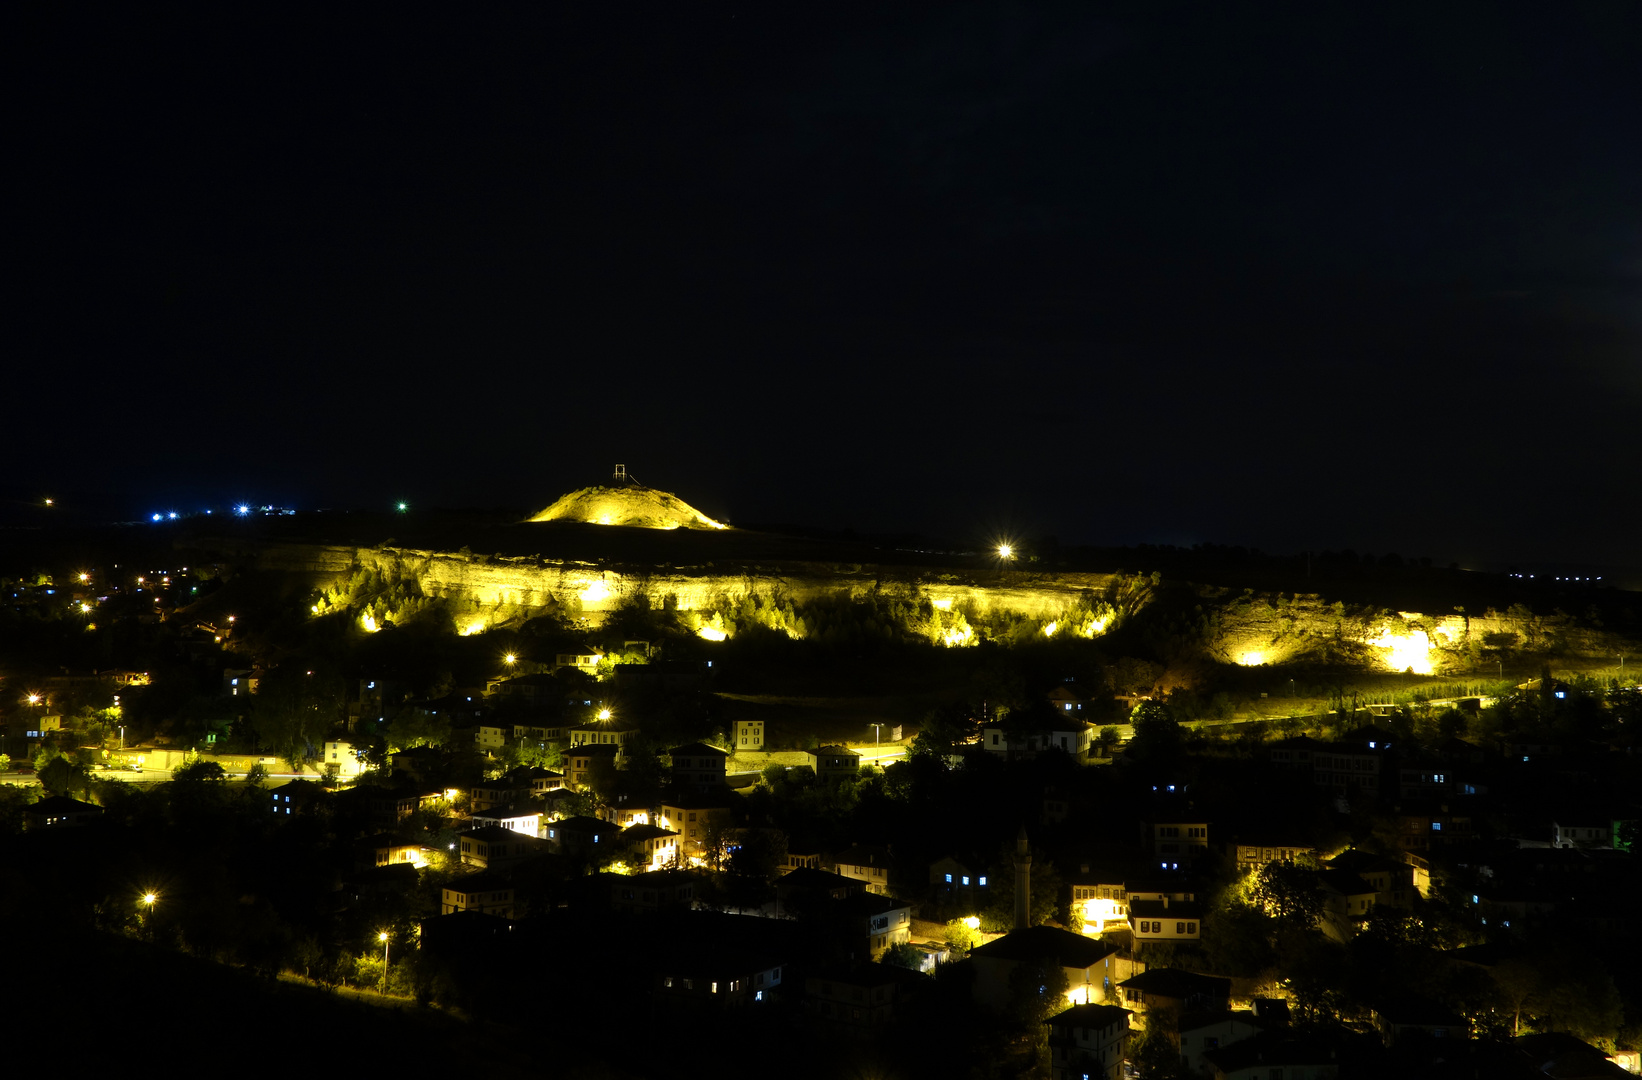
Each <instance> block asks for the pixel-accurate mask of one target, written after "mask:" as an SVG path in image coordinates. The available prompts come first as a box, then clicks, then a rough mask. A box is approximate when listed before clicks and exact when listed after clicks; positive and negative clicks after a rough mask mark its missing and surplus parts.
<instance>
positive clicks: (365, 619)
mask: <svg viewBox="0 0 1642 1080" xmlns="http://www.w3.org/2000/svg"><path fill="white" fill-rule="evenodd" d="M359 625H360V626H362V627H364V629H365V633H367V634H374V633H376V632H377V631H378V630H380V629H382V628H381V627H380V626H378V625H377V624H376V616H374V615H372V614H371V613H370V612H368V611H367V612H365V614H363V615H361V616H360V617H359Z"/></svg>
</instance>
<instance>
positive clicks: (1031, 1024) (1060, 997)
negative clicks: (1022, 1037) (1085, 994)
mask: <svg viewBox="0 0 1642 1080" xmlns="http://www.w3.org/2000/svg"><path fill="white" fill-rule="evenodd" d="M1066 986H1067V983H1066V969H1065V968H1063V967H1061V966H1060V963H1059V962H1058V961H1056V960H1054V959H1040V960H1035V961H1032V962H1030V963H1024V964H1019V965H1017V966H1016V967H1015V969H1014V970H1013V971H1011V972H1010V973H1009V996H1008V999H1007V1000H1008V1004H1007V1005H1006V1010H1007V1012H1008V1014H1009V1017H1010V1019H1012V1020H1014V1021H1015V1022H1016V1023H1017V1024H1019V1025H1020V1026H1021V1027H1022V1028H1023V1029H1025V1031H1026V1032H1027V1034H1029V1035H1031V1036H1034V1037H1035V1038H1036V1039H1037V1040H1039V1041H1041V1040H1043V1039H1046V1038H1048V1034H1049V1033H1048V1029H1047V1028H1045V1027H1044V1026H1043V1022H1044V1021H1045V1020H1047V1019H1049V1018H1050V1017H1051V1016H1053V1015H1054V1014H1055V1013H1058V1012H1060V1011H1061V1010H1062V1009H1064V1008H1065V1007H1066Z"/></svg>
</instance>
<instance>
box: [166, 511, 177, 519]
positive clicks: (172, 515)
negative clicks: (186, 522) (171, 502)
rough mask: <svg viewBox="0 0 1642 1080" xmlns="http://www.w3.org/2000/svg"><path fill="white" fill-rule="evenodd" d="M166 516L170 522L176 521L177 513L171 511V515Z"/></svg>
mask: <svg viewBox="0 0 1642 1080" xmlns="http://www.w3.org/2000/svg"><path fill="white" fill-rule="evenodd" d="M166 516H167V517H169V518H170V519H171V520H172V521H175V520H177V512H176V511H175V510H173V511H171V513H169V514H167V515H166Z"/></svg>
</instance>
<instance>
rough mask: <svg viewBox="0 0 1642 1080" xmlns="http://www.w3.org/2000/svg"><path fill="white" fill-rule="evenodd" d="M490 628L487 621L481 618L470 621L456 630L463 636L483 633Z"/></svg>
mask: <svg viewBox="0 0 1642 1080" xmlns="http://www.w3.org/2000/svg"><path fill="white" fill-rule="evenodd" d="M488 629H490V627H489V626H488V625H487V624H486V623H485V620H483V619H479V620H478V621H476V622H470V623H468V624H467V625H466V626H464V627H462V628H461V629H460V630H458V631H456V632H457V633H458V634H460V635H461V636H462V637H472V636H473V635H474V634H482V633H484V632H485V631H486V630H488Z"/></svg>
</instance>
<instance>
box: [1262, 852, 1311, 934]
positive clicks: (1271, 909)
mask: <svg viewBox="0 0 1642 1080" xmlns="http://www.w3.org/2000/svg"><path fill="white" fill-rule="evenodd" d="M1251 897H1252V899H1253V900H1254V902H1255V904H1256V905H1257V906H1259V907H1260V908H1261V909H1262V910H1263V911H1265V913H1266V914H1267V915H1270V916H1271V917H1272V918H1273V919H1276V920H1277V921H1278V922H1279V923H1282V924H1284V925H1286V926H1293V927H1299V928H1301V929H1310V928H1311V927H1313V926H1316V925H1317V920H1318V919H1319V918H1321V917H1322V914H1323V894H1322V890H1321V889H1320V887H1319V885H1318V882H1317V875H1316V874H1314V873H1312V872H1311V871H1310V870H1307V869H1305V868H1304V867H1300V866H1295V865H1293V864H1290V863H1285V862H1281V861H1278V860H1275V859H1274V860H1272V861H1271V862H1270V863H1267V864H1266V868H1265V869H1264V870H1262V871H1260V876H1259V877H1257V878H1256V879H1255V882H1254V888H1253V890H1251Z"/></svg>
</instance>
